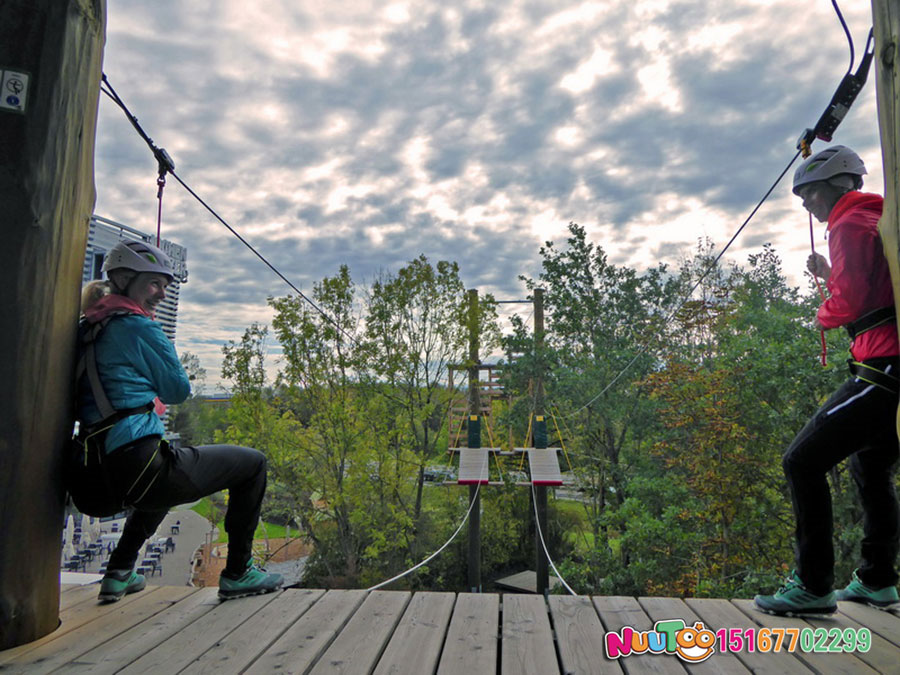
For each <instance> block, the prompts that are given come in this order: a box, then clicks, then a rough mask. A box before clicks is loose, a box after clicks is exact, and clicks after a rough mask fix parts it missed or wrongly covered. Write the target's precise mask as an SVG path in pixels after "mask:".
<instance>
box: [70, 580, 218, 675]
mask: <svg viewBox="0 0 900 675" xmlns="http://www.w3.org/2000/svg"><path fill="white" fill-rule="evenodd" d="M217 592H218V589H217V588H216V587H214V586H210V587H208V588H201V589H196V590H195V591H194V592H193V593H191V594H190V595H188V596H187V597H186V598H184V599H183V600H180V601H179V602H176V603H175V604H174V605H172V606H171V607H169V608H168V609H165V610H163V611H162V612H160V613H159V614H156V615H155V616H152V617H150V618H149V619H147V620H146V621H143V622H141V623H139V624H138V625H136V626H134V627H133V628H131V629H129V630H127V631H125V632H124V633H122V634H120V635H118V636H116V637H115V638H113V639H112V640H109V641H107V642H104V643H103V644H101V645H98V646H97V647H96V648H94V649H92V650H91V651H89V652H87V653H85V654H82V655H81V656H79V657H78V659H76V660H75V661H74V662H73V663H70V664H69V665H68V666H67V667H66V673H67V674H68V673H79V672H89V673H93V674H94V675H101V674H103V673H117V672H119V670H121V669H122V668H124V667H126V666H127V665H128V664H130V663H132V662H133V661H136V660H137V659H139V658H140V657H141V656H143V655H144V654H146V653H147V652H149V651H150V650H151V649H153V648H155V647H156V646H158V645H160V644H162V643H163V642H165V641H166V640H168V639H169V638H171V637H172V636H173V635H175V634H176V633H179V632H180V631H182V630H183V629H184V628H186V627H187V626H188V625H190V624H191V623H193V622H194V621H196V620H197V619H198V618H199V617H201V616H203V615H204V614H206V613H207V612H209V611H212V609H213V608H215V607H217V606H218V605H219V600H218V598H217V597H216V594H217Z"/></svg>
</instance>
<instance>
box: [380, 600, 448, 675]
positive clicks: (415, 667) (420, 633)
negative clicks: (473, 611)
mask: <svg viewBox="0 0 900 675" xmlns="http://www.w3.org/2000/svg"><path fill="white" fill-rule="evenodd" d="M455 601H456V595H455V594H454V593H416V594H415V595H413V597H412V600H410V602H409V605H408V606H407V607H406V611H405V612H404V613H403V618H402V619H400V623H399V624H398V626H397V628H396V629H395V630H394V635H393V637H391V641H390V642H388V645H387V647H386V648H385V650H384V654H382V655H381V659H380V660H379V661H378V666H377V667H376V668H375V675H388V674H392V675H421V673H433V672H434V671H435V669H436V668H437V664H438V658H439V657H440V653H441V645H443V644H444V637H445V635H446V634H447V628H448V626H449V624H450V615H451V614H452V613H453V604H454V602H455Z"/></svg>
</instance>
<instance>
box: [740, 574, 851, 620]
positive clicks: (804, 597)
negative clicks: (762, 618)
mask: <svg viewBox="0 0 900 675" xmlns="http://www.w3.org/2000/svg"><path fill="white" fill-rule="evenodd" d="M753 604H755V605H756V608H757V609H760V610H762V611H763V612H766V613H768V614H774V615H776V616H806V615H808V614H834V613H835V612H836V611H837V601H836V600H835V594H834V591H829V592H828V593H826V594H825V595H815V594H813V593H810V592H809V591H808V590H806V587H805V586H804V585H803V582H802V581H801V580H800V577H798V576H797V572H796V570H794V571H792V572H791V573H790V575H788V578H787V579H785V582H784V585H783V586H782V587H781V588H779V589H778V592H777V593H775V595H757V596H756V597H755V598H753Z"/></svg>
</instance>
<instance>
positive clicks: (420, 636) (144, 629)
mask: <svg viewBox="0 0 900 675" xmlns="http://www.w3.org/2000/svg"><path fill="white" fill-rule="evenodd" d="M97 590H98V588H97V586H96V585H88V586H67V587H64V588H63V589H62V595H61V619H62V624H61V625H60V627H59V628H58V629H57V630H56V631H55V632H54V633H52V634H50V635H48V636H46V637H44V638H42V639H40V640H37V641H35V642H31V643H29V644H26V645H22V646H19V647H15V648H13V649H8V650H6V651H2V652H0V672H3V673H28V675H36V674H37V673H49V672H56V671H58V672H63V673H67V674H68V673H82V672H84V673H88V672H90V673H117V672H124V673H130V674H136V673H152V674H153V675H158V674H159V673H216V675H228V674H229V673H254V674H265V675H269V674H271V673H313V674H314V675H318V674H321V673H376V674H381V673H400V674H402V673H408V674H409V675H421V674H422V673H438V674H439V675H482V674H485V675H487V674H492V673H497V674H501V675H523V674H528V673H531V674H535V675H558V674H559V673H623V672H625V673H637V672H647V673H650V672H652V673H680V674H682V675H683V674H685V673H688V672H707V673H751V672H753V673H779V674H790V673H810V672H815V673H854V674H856V673H897V672H898V664H900V617H898V616H896V615H893V614H890V613H887V612H881V611H878V610H875V609H871V608H869V607H864V606H861V605H855V604H852V603H845V602H841V603H838V606H839V612H838V613H837V614H836V615H834V616H833V617H829V618H822V619H808V620H802V619H797V618H779V617H773V616H769V615H768V614H762V613H760V612H757V611H755V610H754V609H752V607H751V601H750V600H731V601H729V600H714V599H690V598H689V599H687V600H682V599H677V598H631V597H599V596H597V597H586V596H576V597H573V596H568V595H551V596H550V597H549V600H545V599H544V598H543V597H541V596H538V595H519V594H503V595H500V594H496V593H484V594H471V593H460V594H456V593H415V594H413V593H408V592H403V591H375V592H373V593H366V592H365V591H362V590H332V591H324V590H316V589H297V590H286V591H281V592H278V593H272V594H269V595H259V596H255V597H251V598H244V599H241V600H231V601H229V602H224V603H222V602H219V601H218V600H217V599H216V592H217V589H215V588H202V589H196V588H190V587H186V586H181V587H174V586H156V587H154V586H150V587H148V588H147V589H146V590H145V591H142V592H140V593H135V594H133V595H129V596H126V597H125V598H123V599H122V600H121V601H120V602H118V603H115V604H109V605H100V604H97ZM665 619H678V620H682V621H684V622H685V623H686V624H687V625H688V626H689V627H690V626H693V624H694V623H695V622H697V621H702V622H703V624H704V627H705V628H706V629H709V630H711V631H713V632H716V631H719V630H726V633H725V634H727V635H732V634H734V635H739V636H740V637H741V638H742V639H744V640H745V639H746V636H748V635H751V634H752V635H755V636H757V637H758V636H759V635H761V634H764V633H760V631H761V629H763V628H769V629H785V630H792V629H797V630H798V631H806V632H807V634H815V635H822V636H824V637H823V640H822V648H823V649H825V650H826V651H822V652H816V651H813V649H812V647H810V649H809V650H807V651H804V650H803V649H801V647H800V646H799V645H798V646H795V649H794V651H793V652H789V651H788V645H787V641H785V642H784V643H782V644H780V646H779V648H778V651H777V653H776V650H775V647H774V637H773V639H772V640H770V641H768V642H765V643H763V642H758V644H761V645H763V646H764V647H765V646H768V652H767V653H765V652H763V651H761V649H759V648H757V649H754V651H752V652H750V651H748V650H747V649H746V648H744V649H742V650H740V651H737V652H729V651H728V650H727V649H724V650H720V649H719V648H718V646H719V642H718V641H717V642H716V643H715V644H716V648H715V650H714V653H713V654H712V655H711V656H710V657H709V658H707V659H706V660H704V661H702V662H701V663H700V664H698V665H689V664H687V663H686V662H685V661H684V660H683V659H682V658H680V657H679V656H678V655H676V654H672V653H665V652H663V653H659V654H653V653H650V652H645V653H643V654H640V655H638V654H636V653H632V654H630V655H620V656H619V658H618V659H611V658H608V657H607V656H606V652H605V648H604V645H605V642H606V633H607V631H614V632H616V633H618V634H619V635H623V634H627V631H623V629H624V628H626V627H630V628H631V629H632V630H633V631H635V632H639V631H644V630H650V629H652V628H653V626H654V624H655V622H656V621H660V620H665ZM863 628H865V629H866V630H868V631H870V632H871V636H872V638H871V641H870V644H869V649H868V651H861V650H860V649H858V648H857V647H855V646H854V648H852V649H847V647H849V645H848V643H847V642H845V641H841V642H839V643H838V642H835V639H839V640H844V638H843V636H844V635H845V634H846V635H849V634H850V633H853V634H854V635H855V634H857V633H859V631H860V630H861V629H863ZM815 631H819V632H818V633H815ZM765 634H767V635H769V636H772V635H774V634H777V631H776V632H775V633H773V632H772V631H769V632H765ZM723 635H724V634H723ZM742 644H743V643H742ZM835 647H837V650H834V648H835ZM845 649H846V651H845ZM829 650H830V651H829Z"/></svg>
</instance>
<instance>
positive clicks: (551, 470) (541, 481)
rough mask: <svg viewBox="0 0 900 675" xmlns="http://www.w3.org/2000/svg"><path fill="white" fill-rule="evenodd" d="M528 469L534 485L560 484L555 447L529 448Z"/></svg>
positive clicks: (560, 477) (560, 478)
mask: <svg viewBox="0 0 900 675" xmlns="http://www.w3.org/2000/svg"><path fill="white" fill-rule="evenodd" d="M528 469H529V471H530V472H531V482H532V483H534V484H535V485H562V482H563V481H562V474H561V473H560V471H559V457H557V455H556V448H547V449H545V448H529V449H528Z"/></svg>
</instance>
